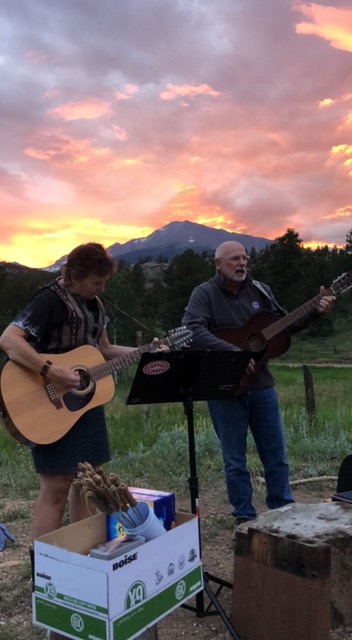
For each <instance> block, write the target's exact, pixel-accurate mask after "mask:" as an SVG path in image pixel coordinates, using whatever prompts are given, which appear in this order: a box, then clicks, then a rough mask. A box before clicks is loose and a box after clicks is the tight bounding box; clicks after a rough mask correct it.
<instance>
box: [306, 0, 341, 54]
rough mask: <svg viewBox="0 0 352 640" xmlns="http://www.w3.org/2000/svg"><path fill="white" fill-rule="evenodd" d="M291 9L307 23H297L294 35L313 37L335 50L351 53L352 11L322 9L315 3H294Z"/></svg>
mask: <svg viewBox="0 0 352 640" xmlns="http://www.w3.org/2000/svg"><path fill="white" fill-rule="evenodd" d="M293 9H294V10H295V11H299V12H300V13H302V14H303V15H304V16H305V17H306V18H308V20H309V22H299V23H298V24H297V25H296V29H295V30H296V33H298V34H301V35H314V36H318V37H319V38H323V39H324V40H327V41H328V42H330V45H331V46H332V47H334V48H335V49H341V50H342V51H349V52H352V9H338V8H336V7H323V6H322V5H319V4H315V3H309V4H306V3H303V2H296V3H294V4H293Z"/></svg>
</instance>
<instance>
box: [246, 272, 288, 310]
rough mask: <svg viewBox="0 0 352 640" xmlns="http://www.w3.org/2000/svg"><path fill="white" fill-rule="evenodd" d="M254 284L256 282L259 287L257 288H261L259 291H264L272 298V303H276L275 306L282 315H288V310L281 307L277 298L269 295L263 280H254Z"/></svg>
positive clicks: (255, 284)
mask: <svg viewBox="0 0 352 640" xmlns="http://www.w3.org/2000/svg"><path fill="white" fill-rule="evenodd" d="M252 284H254V286H255V287H257V289H259V291H260V292H261V293H263V294H264V295H265V296H266V298H268V300H270V302H271V303H272V304H274V305H275V307H276V308H277V310H278V311H279V312H280V314H281V315H282V316H286V315H287V312H286V311H285V309H284V308H283V307H281V305H279V303H278V302H277V301H276V300H275V298H272V297H271V296H269V294H268V292H267V291H266V290H265V289H264V287H263V285H262V283H261V282H259V281H258V280H252Z"/></svg>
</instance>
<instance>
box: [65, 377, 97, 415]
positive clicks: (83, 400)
mask: <svg viewBox="0 0 352 640" xmlns="http://www.w3.org/2000/svg"><path fill="white" fill-rule="evenodd" d="M75 371H78V373H79V379H80V382H79V385H78V386H77V387H76V389H72V390H71V391H68V392H67V393H65V394H64V395H63V397H62V399H63V401H64V403H65V406H66V409H68V410H69V411H80V409H84V408H85V407H86V406H87V405H88V404H89V403H90V401H91V400H92V398H93V397H94V394H95V383H94V382H93V380H92V378H91V377H90V375H89V373H88V371H87V370H86V369H84V368H82V369H78V368H76V369H75Z"/></svg>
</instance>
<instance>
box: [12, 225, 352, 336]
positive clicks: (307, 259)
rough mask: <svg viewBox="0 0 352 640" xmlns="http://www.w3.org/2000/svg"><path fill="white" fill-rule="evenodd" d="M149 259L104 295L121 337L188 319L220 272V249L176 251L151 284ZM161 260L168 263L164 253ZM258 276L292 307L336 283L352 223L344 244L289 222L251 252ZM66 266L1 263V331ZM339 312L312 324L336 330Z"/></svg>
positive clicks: (342, 304) (342, 303)
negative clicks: (201, 288)
mask: <svg viewBox="0 0 352 640" xmlns="http://www.w3.org/2000/svg"><path fill="white" fill-rule="evenodd" d="M150 260H151V258H149V259H148V258H144V259H143V260H141V261H139V262H137V263H136V264H134V265H130V264H128V263H127V262H125V261H124V260H122V259H120V260H119V261H118V263H117V269H116V271H115V273H114V275H113V277H112V278H111V280H110V282H109V283H108V285H107V288H106V292H105V294H104V299H105V300H106V302H107V313H108V316H109V326H108V331H109V334H110V339H111V340H112V341H115V342H118V343H120V344H131V345H133V344H136V341H137V339H138V338H139V339H140V340H141V341H142V342H143V343H147V342H148V341H149V340H150V339H152V338H153V337H154V336H155V335H159V336H163V335H165V333H167V331H168V330H169V329H173V328H176V327H178V326H180V324H181V319H182V316H183V313H184V309H185V306H186V304H187V301H188V298H189V296H190V294H191V292H192V290H193V288H194V287H195V286H196V285H198V284H200V283H201V282H204V281H206V280H208V279H209V278H211V277H212V276H213V275H214V272H215V270H214V255H213V254H210V253H207V252H204V253H201V254H197V253H195V252H194V251H193V250H191V249H188V250H186V251H184V253H182V254H180V255H178V256H176V257H175V258H174V259H173V260H172V261H171V262H170V263H168V264H167V268H166V269H164V276H163V278H162V279H160V280H154V281H152V282H151V283H148V286H146V284H147V283H146V278H145V270H144V268H143V263H145V262H149V261H150ZM158 262H161V263H165V262H167V261H166V260H165V259H164V258H163V256H162V255H161V256H160V257H159V258H158ZM249 265H250V273H251V275H252V276H253V278H255V279H257V280H262V281H263V282H266V283H268V284H269V285H270V286H271V288H272V290H273V292H274V294H275V296H276V298H277V300H278V301H279V302H280V304H281V305H282V306H283V307H284V308H285V309H287V311H292V310H293V309H295V308H297V307H298V306H299V305H301V304H303V303H304V302H306V301H307V300H309V299H311V298H312V297H314V296H315V295H316V294H317V293H318V291H319V286H320V285H321V284H323V285H324V286H325V287H329V286H330V285H331V284H332V283H333V281H334V280H335V279H336V278H337V277H338V276H340V275H341V274H342V273H345V272H347V271H351V270H352V230H351V231H350V232H349V233H348V234H347V236H346V244H345V246H344V248H342V249H338V248H334V249H332V250H331V249H329V248H328V247H318V248H317V249H314V250H312V249H306V248H304V247H303V244H302V240H301V238H300V237H299V234H298V233H297V232H296V231H295V230H293V229H288V230H287V231H286V233H285V234H284V235H283V236H281V237H278V238H276V239H275V240H274V242H273V243H272V244H270V245H268V246H267V247H266V248H265V249H263V250H260V251H257V250H255V249H252V251H251V253H250V262H249ZM57 275H58V273H56V274H55V273H49V272H47V271H42V270H40V269H27V268H20V267H19V268H17V267H14V266H13V265H6V263H2V264H1V266H0V294H1V300H2V305H1V307H0V331H2V330H3V329H4V328H5V327H6V326H7V324H8V323H9V322H10V321H11V320H12V319H13V318H14V317H16V315H17V314H18V313H19V311H20V310H21V309H22V308H23V307H24V305H25V304H26V302H27V301H28V299H29V298H30V296H31V295H32V294H33V293H34V292H35V291H36V290H37V289H38V288H39V287H41V286H43V285H44V284H46V283H48V282H50V281H51V280H52V279H53V278H54V277H57ZM336 313H337V315H338V316H343V317H345V318H349V317H351V316H352V304H351V295H350V293H348V294H347V295H344V296H340V297H339V298H338V301H337V304H336ZM336 313H334V314H331V315H328V316H326V317H325V316H324V317H323V318H322V319H321V320H319V322H316V323H313V324H312V325H311V326H310V329H309V331H311V332H314V333H315V334H318V335H324V336H326V335H329V334H331V333H332V332H333V330H334V318H336Z"/></svg>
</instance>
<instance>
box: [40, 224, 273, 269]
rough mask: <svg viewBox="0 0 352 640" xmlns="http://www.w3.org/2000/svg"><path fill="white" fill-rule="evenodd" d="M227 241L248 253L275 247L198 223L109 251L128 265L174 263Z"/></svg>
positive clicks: (114, 246) (59, 263)
mask: <svg viewBox="0 0 352 640" xmlns="http://www.w3.org/2000/svg"><path fill="white" fill-rule="evenodd" d="M227 240H235V241H236V242H240V243H241V244H243V246H244V247H245V248H246V249H247V251H251V249H253V248H254V249H256V250H257V251H260V250H261V249H265V247H266V246H268V245H270V244H272V242H273V241H272V240H269V239H268V238H258V237H256V236H250V235H246V234H241V233H230V232H229V231H224V230H223V229H213V228H211V227H207V226H205V225H202V224H197V223H196V222H189V221H188V220H185V221H183V222H170V223H169V224H167V225H166V226H165V227H161V228H160V229H157V230H156V231H153V232H152V233H151V234H150V235H149V236H146V237H145V238H136V239H134V240H129V241H128V242H126V243H125V244H121V243H119V242H115V243H114V244H112V245H111V246H109V247H108V251H109V253H110V255H111V256H112V257H113V258H114V260H116V261H118V260H120V259H122V260H125V262H127V263H128V264H135V263H136V262H138V261H139V260H141V259H145V258H148V257H149V258H151V260H157V259H158V258H159V257H160V256H162V257H163V258H164V259H166V260H168V261H171V260H173V259H174V258H175V257H176V256H178V255H180V254H182V253H183V252H184V251H186V250H187V249H192V251H194V252H195V253H203V252H209V253H213V252H214V251H215V249H216V247H217V246H218V245H219V244H221V243H222V242H226V241H227ZM65 259H66V256H63V257H61V258H60V259H59V260H57V261H56V262H55V263H54V264H53V265H52V266H50V267H48V268H47V269H48V270H50V271H56V270H58V269H60V267H61V266H62V264H63V263H64V262H65Z"/></svg>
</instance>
